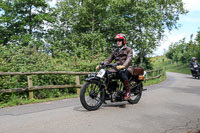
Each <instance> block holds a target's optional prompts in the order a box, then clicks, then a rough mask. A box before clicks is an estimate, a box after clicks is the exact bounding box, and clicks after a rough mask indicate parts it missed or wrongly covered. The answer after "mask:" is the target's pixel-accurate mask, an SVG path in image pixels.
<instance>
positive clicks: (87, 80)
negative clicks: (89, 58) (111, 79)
mask: <svg viewBox="0 0 200 133" xmlns="http://www.w3.org/2000/svg"><path fill="white" fill-rule="evenodd" d="M85 81H86V82H92V81H97V82H100V78H98V77H87V78H86V79H85Z"/></svg>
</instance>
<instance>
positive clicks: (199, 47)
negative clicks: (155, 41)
mask: <svg viewBox="0 0 200 133" xmlns="http://www.w3.org/2000/svg"><path fill="white" fill-rule="evenodd" d="M199 38H200V32H198V33H197V36H196V38H195V40H192V35H191V40H190V41H189V42H188V43H187V42H186V41H185V38H183V39H182V40H180V41H179V42H175V43H174V44H171V45H170V46H169V50H168V51H167V53H166V57H167V58H169V59H171V60H172V61H173V62H181V63H187V64H188V63H189V61H190V60H191V59H192V57H196V58H197V60H198V61H200V41H199V40H200V39H199Z"/></svg>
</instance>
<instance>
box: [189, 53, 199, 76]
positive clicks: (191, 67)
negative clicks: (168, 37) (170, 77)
mask: <svg viewBox="0 0 200 133" xmlns="http://www.w3.org/2000/svg"><path fill="white" fill-rule="evenodd" d="M198 65H199V64H198V62H197V61H196V58H195V57H192V60H191V61H190V70H191V73H192V75H195V70H194V68H195V67H198Z"/></svg>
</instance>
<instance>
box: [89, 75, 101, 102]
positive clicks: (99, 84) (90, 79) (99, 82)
mask: <svg viewBox="0 0 200 133" xmlns="http://www.w3.org/2000/svg"><path fill="white" fill-rule="evenodd" d="M85 81H86V82H95V83H97V84H98V86H99V88H101V90H100V91H101V100H102V102H103V103H105V85H104V84H103V83H102V81H101V79H100V78H98V77H87V78H86V79H85Z"/></svg>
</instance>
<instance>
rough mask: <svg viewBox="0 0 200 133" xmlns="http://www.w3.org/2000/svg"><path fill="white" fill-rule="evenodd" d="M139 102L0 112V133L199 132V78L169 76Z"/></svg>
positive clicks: (64, 103)
mask: <svg viewBox="0 0 200 133" xmlns="http://www.w3.org/2000/svg"><path fill="white" fill-rule="evenodd" d="M145 88H146V89H147V91H144V92H143V96H142V98H141V100H140V102H139V103H138V104H136V105H131V104H129V103H128V102H121V103H114V104H113V103H109V104H107V105H103V106H102V107H101V108H100V109H99V110H97V111H92V112H89V111H86V110H85V109H84V108H83V107H82V106H81V104H80V101H79V99H78V98H75V99H65V100H59V101H53V102H46V103H38V104H29V105H22V106H16V107H9V108H4V109H0V133H189V132H190V131H191V133H192V132H193V133H195V132H198V129H200V80H198V79H193V78H192V77H191V75H185V74H177V73H167V79H166V80H165V81H164V82H162V83H160V84H157V85H152V86H148V87H145Z"/></svg>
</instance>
